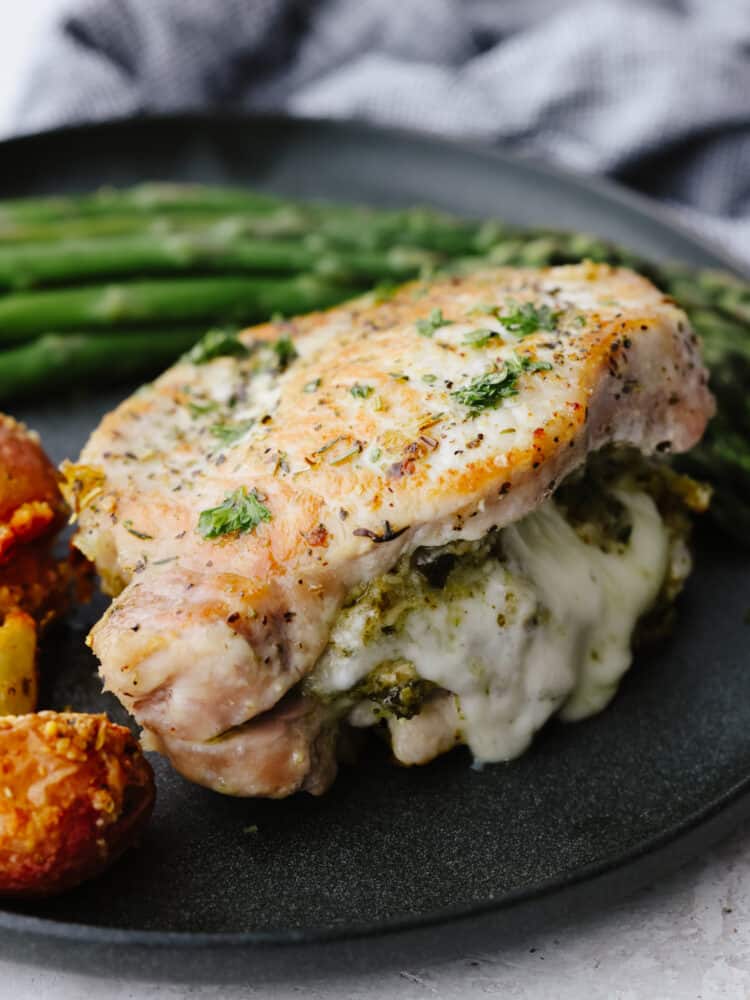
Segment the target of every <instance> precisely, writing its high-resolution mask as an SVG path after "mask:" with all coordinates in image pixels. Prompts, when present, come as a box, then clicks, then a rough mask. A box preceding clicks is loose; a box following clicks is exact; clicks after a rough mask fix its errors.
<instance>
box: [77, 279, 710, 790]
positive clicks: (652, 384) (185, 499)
mask: <svg viewBox="0 0 750 1000" xmlns="http://www.w3.org/2000/svg"><path fill="white" fill-rule="evenodd" d="M523 303H533V304H534V308H535V309H537V310H540V312H538V313H537V316H538V317H541V319H540V320H539V325H541V326H542V327H543V328H542V329H537V330H536V332H530V335H527V336H519V335H518V333H513V332H511V331H509V330H508V329H507V328H504V327H503V324H502V323H501V322H499V321H498V319H497V316H498V314H499V315H500V319H501V320H502V318H503V316H507V315H509V314H512V313H513V312H514V310H518V309H519V308H520V306H522V304H523ZM492 307H497V311H496V313H495V315H493V314H492V312H491V308H492ZM420 320H421V321H423V322H421V323H420V322H419V321H420ZM511 325H512V324H511ZM478 329H479V330H483V331H484V333H488V334H494V335H489V336H487V337H484V335H483V334H482V335H477V334H473V333H472V331H477V330H478ZM532 329H533V327H532ZM521 332H522V333H523V332H528V331H523V330H522V331H521ZM468 334H472V337H473V343H467V335H468ZM242 336H243V340H244V342H245V343H246V344H247V345H252V344H257V343H258V342H274V341H277V340H278V338H280V337H282V336H283V337H292V338H293V340H294V344H295V347H296V351H297V353H298V357H297V358H296V359H294V360H292V361H291V363H290V364H288V367H286V368H285V370H280V369H283V367H284V366H283V364H282V363H280V364H278V365H277V370H276V371H269V363H267V362H264V363H263V364H261V365H260V366H259V363H258V357H259V356H261V357H262V356H263V349H262V348H260V349H257V348H256V350H255V353H254V354H252V355H251V356H250V357H249V358H245V359H243V358H238V357H219V358H216V359H215V360H210V361H208V362H206V363H204V364H191V363H188V362H185V361H182V362H180V363H178V364H177V365H175V366H174V367H173V368H171V369H170V370H169V371H167V372H166V373H165V374H164V375H163V376H162V377H161V378H160V379H159V380H158V381H157V382H155V383H154V384H153V385H151V386H148V387H145V388H144V389H142V390H141V391H139V392H137V393H136V394H135V395H133V396H132V397H131V398H130V399H128V400H126V401H125V402H124V403H123V404H122V405H121V406H120V407H119V408H118V409H116V410H115V411H114V412H113V413H111V414H109V415H108V416H107V417H106V418H105V419H104V420H103V421H102V423H101V425H100V427H99V428H98V429H97V430H96V431H95V433H94V434H93V436H92V438H91V440H90V441H89V443H88V444H87V446H86V448H85V449H84V452H83V454H82V456H81V459H80V465H78V466H73V467H70V468H69V470H68V479H69V483H70V492H71V494H72V496H73V498H74V500H75V501H76V503H77V507H78V510H79V521H80V528H79V532H78V536H77V545H78V546H79V548H80V549H81V550H82V551H83V552H84V553H85V554H86V555H87V556H88V557H89V558H91V559H92V560H93V561H94V562H95V563H96V565H97V567H98V569H99V571H100V573H101V574H102V575H103V578H104V580H105V583H106V585H107V586H108V587H109V589H110V590H111V591H112V592H114V593H117V592H119V591H120V590H121V592H119V595H118V596H117V597H116V598H115V600H114V601H113V603H112V606H111V608H110V610H109V611H108V613H107V614H106V615H105V617H104V618H103V619H102V621H101V622H100V623H99V624H98V625H97V626H96V628H95V629H94V631H93V633H92V636H91V643H92V646H93V648H94V650H95V652H96V654H97V655H98V657H99V658H100V660H101V671H102V676H103V678H104V680H105V682H106V685H107V687H108V688H109V689H110V690H112V691H114V692H115V693H116V694H117V695H118V697H119V698H120V699H121V700H122V702H123V703H124V704H125V705H126V706H127V707H128V708H129V709H130V710H131V711H132V712H133V714H134V715H135V717H136V718H137V719H138V721H139V722H141V723H142V724H143V725H144V726H145V727H146V729H147V730H148V731H149V732H150V734H151V739H152V741H153V744H154V745H156V746H158V747H159V748H160V749H161V750H162V751H163V752H165V753H167V754H169V756H170V757H171V758H172V761H173V762H174V764H175V766H176V767H177V768H178V769H179V770H181V771H182V772H183V773H185V774H187V775H188V776H189V777H191V778H192V779H193V780H195V781H199V782H201V783H204V784H207V785H209V786H210V787H213V788H216V789H219V790H222V791H226V792H230V793H233V794H238V795H286V794H289V793H290V792H292V791H294V790H296V789H298V788H306V789H308V790H312V791H320V790H322V789H323V788H325V787H326V785H327V784H328V783H329V782H330V780H331V779H332V777H333V774H334V773H335V763H334V753H333V747H334V738H333V736H334V733H333V725H334V724H333V723H332V721H331V720H330V719H329V718H327V717H326V713H325V710H324V709H323V708H322V707H321V706H319V705H318V704H317V703H315V702H314V701H312V700H308V699H306V698H305V697H304V696H301V695H299V694H298V693H296V691H294V690H292V689H294V688H295V685H297V683H298V682H299V681H300V680H301V679H302V678H303V677H304V676H305V675H306V674H308V673H309V672H310V671H311V669H312V668H313V666H314V664H315V662H316V660H317V659H318V657H319V656H320V654H321V652H322V651H323V649H324V648H325V645H326V642H327V637H328V634H329V632H330V629H331V625H332V622H333V621H334V619H335V617H336V615H337V613H338V611H339V609H340V607H341V605H342V602H343V601H344V600H345V598H346V595H347V594H348V593H349V592H350V591H351V589H352V588H353V587H354V586H356V585H357V584H359V583H361V582H362V581H366V580H368V579H371V578H372V577H373V576H375V575H378V574H381V573H383V572H385V571H386V570H387V569H389V568H390V567H391V566H393V565H394V564H395V563H396V562H397V561H398V559H399V557H400V556H401V555H402V554H403V553H405V552H409V551H412V550H414V549H415V548H417V547H419V546H435V545H442V544H444V543H445V542H447V541H451V540H455V539H459V538H465V539H477V538H479V537H481V536H482V535H484V534H485V533H486V532H487V531H488V530H490V529H491V528H492V527H502V526H503V525H506V524H509V523H511V522H513V521H516V520H518V519H519V518H521V517H523V516H524V515H525V514H527V513H528V512H529V511H531V510H532V509H534V508H535V507H536V506H537V505H538V504H539V503H540V502H541V501H542V500H543V499H545V498H546V497H547V496H549V494H550V493H551V492H552V491H553V490H554V489H555V486H556V485H557V484H558V483H559V482H560V481H561V479H562V478H563V477H564V476H565V475H567V474H568V473H569V472H570V471H571V470H572V469H574V468H575V467H577V466H579V465H580V464H581V463H583V462H584V461H585V459H586V456H587V453H588V452H590V451H592V450H594V449H598V448H601V447H602V446H604V445H605V444H608V443H611V442H619V443H623V444H631V445H634V446H636V447H637V448H639V449H640V450H641V451H643V452H645V453H651V452H654V451H668V450H672V451H683V450H685V449H688V448H690V447H691V446H692V445H693V444H694V443H695V442H696V441H697V440H698V438H699V437H700V435H701V434H702V432H703V429H704V426H705V423H706V420H707V418H708V417H709V416H710V414H711V412H712V406H713V404H712V400H711V397H710V394H709V392H708V390H707V387H706V382H707V376H706V372H705V370H704V368H703V366H702V364H701V360H700V355H699V348H698V343H697V338H696V336H695V334H694V333H693V332H692V330H691V329H690V326H689V324H688V321H687V319H686V317H685V315H684V314H683V313H682V312H681V311H680V310H679V309H678V308H676V306H675V305H674V304H673V303H672V302H671V301H670V300H668V299H666V298H665V297H664V296H662V295H661V294H660V293H659V292H658V291H657V290H656V289H655V288H654V287H653V286H652V285H651V284H650V283H649V282H648V281H646V280H645V279H644V278H641V277H639V276H638V275H636V274H633V273H632V272H630V271H627V270H617V269H612V268H610V267H608V266H604V265H594V264H589V263H585V264H581V265H576V266H572V267H559V268H550V269H546V270H533V271H532V270H514V269H496V270H487V271H482V272H479V273H476V274H472V275H471V276H468V277H461V278H459V277H454V278H444V279H441V280H437V281H434V282H432V283H426V284H419V283H417V284H412V285H408V286H405V287H404V288H402V289H400V290H399V291H398V292H397V293H396V294H395V295H394V296H393V297H392V298H390V299H389V300H387V301H385V302H379V303H378V302H373V301H372V299H370V298H365V299H361V300H357V301H355V302H352V303H349V304H347V305H344V306H342V307H339V308H336V309H332V310H330V311H328V312H323V313H315V314H312V315H309V316H305V317H302V318H300V319H297V320H294V321H291V322H280V323H276V324H267V325H264V326H261V327H258V328H256V329H254V330H248V331H246V332H245V333H244V334H243V335H242ZM472 337H469V338H468V339H469V340H471V339H472ZM259 351H260V355H259V353H258V352H259ZM266 353H267V354H269V355H274V356H275V354H278V357H279V358H282V356H284V355H288V350H287V351H282V350H281V349H279V348H278V346H277V351H276V352H273V351H267V352H266ZM514 356H515V358H516V359H520V360H521V361H522V362H523V363H524V364H526V366H527V370H524V371H521V372H520V374H517V376H516V384H515V388H516V390H517V393H516V394H515V395H508V396H507V398H503V399H495V400H493V405H491V406H488V407H486V408H484V409H479V408H478V407H475V408H474V409H472V405H471V403H470V401H469V400H470V397H469V396H467V395H466V394H465V393H464V394H463V395H462V394H461V392H460V390H461V389H466V387H467V386H469V385H470V383H471V382H472V380H474V379H476V378H479V377H482V376H484V375H486V374H487V373H493V372H494V373H495V376H496V377H497V373H498V372H500V373H502V372H503V371H504V369H503V362H504V361H507V360H508V359H509V358H510V359H511V363H512V359H513V357H514ZM539 364H541V366H542V370H539ZM259 367H260V368H261V369H264V370H260V371H257V370H256V369H258V368H259ZM253 372H254V373H253ZM457 392H458V393H459V394H458V395H456V393H457ZM251 421H253V422H252V426H250V422H251ZM227 427H229V429H230V431H231V429H232V428H234V431H233V434H234V436H235V438H236V439H235V440H234V441H232V440H231V436H232V434H231V433H228V432H227ZM240 487H244V488H246V489H247V490H253V489H254V490H256V491H257V494H258V495H259V496H260V497H261V498H262V502H263V504H264V506H265V508H266V509H267V510H268V511H269V512H270V520H267V521H261V522H260V523H259V524H258V525H257V526H256V527H255V528H254V530H251V531H247V532H243V533H237V532H234V533H227V534H224V535H221V536H220V537H216V538H206V537H202V535H201V534H200V533H199V532H198V530H197V527H198V521H199V516H200V514H201V512H202V511H205V510H207V509H211V508H215V507H217V506H218V505H219V504H221V503H222V501H223V500H224V498H225V497H226V496H227V494H229V493H231V492H232V491H234V490H237V489H238V488H240ZM220 734H222V736H221V739H218V740H215V739H214V738H215V737H217V736H219V735H220Z"/></svg>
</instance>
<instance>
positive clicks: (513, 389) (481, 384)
mask: <svg viewBox="0 0 750 1000" xmlns="http://www.w3.org/2000/svg"><path fill="white" fill-rule="evenodd" d="M551 368H552V365H551V364H550V363H549V361H534V360H532V359H531V358H530V357H528V355H524V356H523V357H521V358H519V357H518V355H513V356H512V357H510V358H508V359H507V360H506V362H505V365H504V366H503V367H502V368H501V369H500V370H499V371H489V372H485V373H484V375H478V376H477V377H476V378H473V379H472V380H471V381H470V382H467V383H466V385H463V386H461V387H460V388H458V389H454V390H453V392H452V393H451V396H453V398H454V399H455V400H457V401H458V402H459V403H461V404H462V405H463V406H466V407H468V409H469V411H470V413H471V416H476V414H477V413H480V412H481V411H482V410H488V409H494V408H495V407H496V406H499V405H500V403H501V402H502V401H503V400H504V399H508V398H510V397H511V396H517V395H518V378H519V376H520V375H521V374H522V373H523V372H544V371H549V370H550V369H551Z"/></svg>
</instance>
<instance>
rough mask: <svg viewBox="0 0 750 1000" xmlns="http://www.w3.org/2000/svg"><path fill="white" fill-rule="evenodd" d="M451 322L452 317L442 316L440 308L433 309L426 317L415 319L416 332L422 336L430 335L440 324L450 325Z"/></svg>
mask: <svg viewBox="0 0 750 1000" xmlns="http://www.w3.org/2000/svg"><path fill="white" fill-rule="evenodd" d="M452 322H453V320H452V319H446V318H445V317H444V316H443V310H442V309H433V310H432V312H431V313H430V315H429V316H428V317H427V319H418V320H417V322H416V327H417V333H419V334H420V336H422V337H431V336H432V335H433V333H434V332H435V330H439V329H440V327H441V326H450V324H451V323H452Z"/></svg>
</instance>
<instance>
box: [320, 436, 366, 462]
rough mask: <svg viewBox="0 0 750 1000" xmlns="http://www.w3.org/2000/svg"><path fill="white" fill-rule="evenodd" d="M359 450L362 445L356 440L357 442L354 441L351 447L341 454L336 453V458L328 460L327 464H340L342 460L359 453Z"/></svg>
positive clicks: (344, 460)
mask: <svg viewBox="0 0 750 1000" xmlns="http://www.w3.org/2000/svg"><path fill="white" fill-rule="evenodd" d="M361 451H362V445H361V444H360V443H359V441H357V442H355V444H354V445H353V446H352V447H351V448H349V449H348V450H347V451H345V452H344V453H343V454H341V455H337V456H336V458H332V459H331V460H330V461H329V463H328V464H329V465H341V464H342V462H346V461H348V460H349V459H350V458H352V457H353V456H354V455H359V453H360V452H361Z"/></svg>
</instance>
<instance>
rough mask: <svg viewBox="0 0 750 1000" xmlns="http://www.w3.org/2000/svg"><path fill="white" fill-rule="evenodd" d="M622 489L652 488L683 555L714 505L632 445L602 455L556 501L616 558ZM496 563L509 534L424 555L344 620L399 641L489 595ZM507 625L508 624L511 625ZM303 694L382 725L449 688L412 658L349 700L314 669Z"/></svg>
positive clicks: (363, 588) (626, 527)
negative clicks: (491, 564) (365, 708)
mask: <svg viewBox="0 0 750 1000" xmlns="http://www.w3.org/2000/svg"><path fill="white" fill-rule="evenodd" d="M614 488H625V489H632V490H636V491H639V492H640V491H643V492H647V493H648V494H649V495H650V496H651V498H652V499H653V500H654V502H655V504H656V506H657V508H658V510H659V513H660V515H661V517H662V519H663V521H664V523H665V526H666V528H667V532H668V534H669V538H670V543H671V545H672V547H673V549H677V548H679V547H682V548H683V549H684V545H685V542H686V540H687V538H688V537H689V533H690V527H691V518H690V513H691V511H698V510H703V509H704V508H705V506H706V503H707V491H706V490H705V488H704V487H702V486H701V485H700V484H698V483H696V482H695V481H694V480H692V479H689V478H688V477H687V476H682V475H679V474H677V473H675V472H674V470H673V469H671V468H670V467H669V466H667V465H665V464H664V463H663V462H662V461H660V460H659V459H653V458H646V457H644V456H642V455H641V454H640V453H639V452H637V451H635V450H634V449H629V448H617V449H615V448H608V449H606V450H604V451H602V452H599V453H597V454H595V455H592V456H591V457H590V459H589V461H588V462H587V464H586V465H585V466H584V467H583V468H582V469H580V470H577V471H576V472H575V473H573V474H572V475H571V476H570V477H568V479H567V480H566V481H565V482H564V483H563V484H562V485H561V486H560V488H559V489H558V490H557V492H556V493H555V497H554V502H555V504H556V505H557V506H558V508H559V509H560V510H561V512H562V513H563V515H564V517H565V519H566V520H567V521H568V523H569V524H570V525H571V527H573V529H574V530H575V531H576V533H577V535H578V536H579V538H580V539H581V540H582V541H583V542H584V543H585V544H587V545H592V546H596V547H597V548H600V549H601V550H602V551H604V552H607V553H610V552H618V551H620V552H625V551H626V550H627V547H628V543H629V539H630V534H631V530H632V524H631V521H630V515H629V512H628V509H627V508H626V507H625V505H624V504H622V503H621V502H620V501H619V500H618V499H617V497H616V496H615V495H614V494H613V492H612V490H613V489H614ZM490 559H495V560H498V561H500V562H503V561H505V556H504V553H503V529H502V528H501V529H493V530H492V531H490V532H489V533H488V534H487V535H485V536H484V537H483V538H481V539H479V540H478V541H473V542H472V541H454V542H450V543H448V544H446V545H442V546H439V547H433V548H419V549H417V550H416V551H414V552H412V553H408V554H406V555H404V556H403V557H402V558H401V559H400V560H399V562H398V563H397V564H396V565H395V566H394V567H393V569H392V570H390V571H389V572H387V573H384V574H383V575H381V576H379V577H376V578H375V579H373V580H371V581H369V582H367V583H364V584H362V585H360V586H359V587H357V588H356V589H355V590H354V591H353V592H352V593H351V594H350V595H349V598H348V600H347V601H346V602H345V604H344V606H343V608H342V613H345V612H346V611H347V610H348V609H352V608H354V607H355V606H360V607H363V608H365V609H366V610H367V612H368V616H367V622H366V624H365V627H364V630H363V633H362V641H363V645H364V646H365V647H366V646H368V645H370V644H371V643H374V642H377V641H378V640H379V639H381V638H382V637H383V636H384V635H398V634H399V633H400V632H401V631H402V630H403V628H404V625H405V623H406V620H407V618H408V617H409V616H410V615H411V614H413V613H414V612H418V611H419V610H420V609H425V608H430V607H433V608H434V607H437V606H438V605H439V604H441V603H443V602H446V601H451V600H459V599H462V598H470V597H473V596H475V595H476V596H481V589H482V587H483V585H484V581H483V578H482V575H481V574H479V573H477V569H478V568H480V567H481V566H483V565H484V564H485V563H486V562H487V560H490ZM684 578H685V573H684V571H681V568H680V560H679V559H673V560H671V561H670V568H669V570H668V572H667V575H666V577H665V580H664V583H663V586H662V590H661V593H660V595H659V597H658V599H657V601H656V602H655V604H654V607H653V608H652V609H651V611H649V612H648V614H647V615H646V616H644V618H643V619H642V620H641V622H640V623H639V626H638V629H637V632H636V635H635V636H634V642H638V641H639V640H641V639H644V638H653V637H656V636H658V635H659V634H663V632H664V631H665V630H666V628H667V626H668V624H669V619H670V614H671V609H672V603H673V601H674V599H675V597H676V596H677V594H678V593H679V591H680V589H681V588H682V584H683V582H684ZM513 599H514V595H513V592H512V591H510V592H509V594H508V605H507V606H506V609H505V614H507V615H508V617H509V618H512V617H513ZM545 614H546V609H545V608H544V607H541V608H540V610H539V612H538V614H537V619H538V622H542V620H543V618H544V616H545ZM499 617H504V615H503V614H501V615H500V616H499ZM536 623H537V622H536V621H535V622H532V624H536ZM456 624H457V625H458V624H459V623H458V622H457V623H456ZM498 624H499V625H501V626H502V625H504V624H505V622H504V621H502V622H501V621H498ZM303 687H304V689H305V690H307V691H308V693H311V694H313V695H314V696H315V697H317V698H319V699H321V700H322V701H324V702H325V703H327V704H330V705H331V706H332V707H333V708H335V712H336V714H345V713H346V712H347V711H348V710H349V709H350V708H352V707H353V706H354V705H357V704H360V703H362V702H366V703H369V705H370V707H371V708H372V710H373V712H374V714H375V716H376V717H377V718H381V719H382V718H411V717H412V716H414V715H415V714H417V713H418V712H419V711H420V709H421V707H422V705H423V704H424V702H425V700H427V699H429V698H430V697H432V696H433V695H434V694H435V693H437V692H438V691H440V688H438V687H437V685H435V684H433V683H431V682H429V681H425V680H424V679H422V678H421V677H420V676H419V673H418V670H417V667H416V666H415V664H414V663H411V662H410V661H408V660H405V659H397V660H393V659H389V660H384V661H382V662H380V663H378V664H377V665H376V666H375V667H374V668H373V669H372V670H371V671H370V672H369V673H368V674H367V676H366V677H365V678H364V679H363V680H362V681H360V682H359V683H358V684H356V685H355V686H354V687H353V688H351V689H350V690H349V691H346V692H343V693H342V692H335V693H330V692H325V691H322V690H321V689H320V688H319V687H318V686H317V684H316V677H315V673H314V672H313V673H312V674H311V675H310V676H309V677H308V678H307V680H306V681H305V682H304V684H303Z"/></svg>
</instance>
